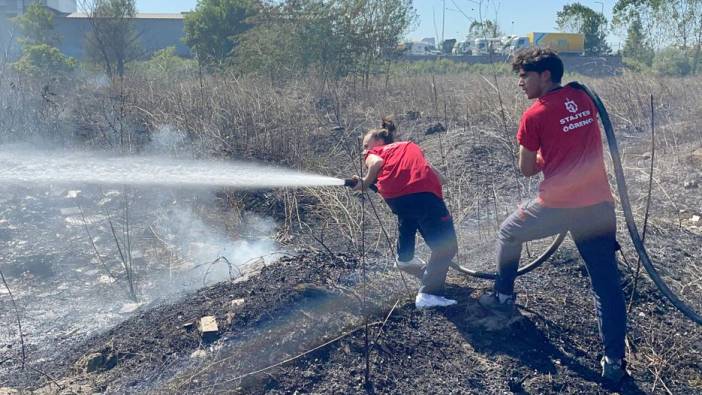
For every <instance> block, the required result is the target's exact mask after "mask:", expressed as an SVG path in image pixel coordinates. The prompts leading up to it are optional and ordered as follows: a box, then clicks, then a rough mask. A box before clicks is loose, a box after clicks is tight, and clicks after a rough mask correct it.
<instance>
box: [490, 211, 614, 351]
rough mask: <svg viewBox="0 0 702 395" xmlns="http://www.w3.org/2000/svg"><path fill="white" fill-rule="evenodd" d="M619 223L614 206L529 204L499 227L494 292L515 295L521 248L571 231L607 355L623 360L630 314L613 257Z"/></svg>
mask: <svg viewBox="0 0 702 395" xmlns="http://www.w3.org/2000/svg"><path fill="white" fill-rule="evenodd" d="M616 221H617V220H616V216H615V214H614V205H613V204H612V203H601V204H597V205H594V206H589V207H579V208H549V207H542V206H541V205H540V204H539V203H537V202H536V201H531V202H529V203H527V204H525V205H524V206H522V207H520V208H519V209H518V210H517V211H515V212H514V213H513V214H512V215H511V216H509V218H507V219H506V220H505V221H504V222H503V223H502V226H501V227H500V233H499V235H498V243H497V269H498V279H497V281H496V282H495V290H496V291H497V292H500V293H503V294H512V292H513V291H514V280H515V279H516V277H517V269H518V266H519V257H520V255H521V252H522V243H524V242H526V241H530V240H536V239H541V238H544V237H547V236H551V235H555V234H558V233H561V232H564V231H570V235H571V236H572V237H573V240H574V241H575V245H576V246H577V247H578V251H579V252H580V255H581V256H582V257H583V260H584V261H585V266H586V267H587V271H588V273H589V275H590V281H591V283H592V290H593V293H594V298H595V307H596V309H597V317H598V324H599V329H600V337H601V338H602V341H603V343H604V348H605V355H607V356H608V357H610V358H621V357H623V356H624V337H625V335H626V308H625V306H624V295H623V292H622V288H621V284H620V282H619V270H618V269H617V260H616V258H615V255H614V254H615V252H616V249H617V240H616V232H617V222H616Z"/></svg>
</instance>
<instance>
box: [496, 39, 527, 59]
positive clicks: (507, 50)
mask: <svg viewBox="0 0 702 395" xmlns="http://www.w3.org/2000/svg"><path fill="white" fill-rule="evenodd" d="M530 46H531V44H530V43H529V37H526V36H514V35H513V36H505V37H503V38H502V48H503V53H504V54H505V55H511V54H513V53H515V52H517V51H519V50H520V49H523V48H529V47H530Z"/></svg>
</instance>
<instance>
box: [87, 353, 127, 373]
mask: <svg viewBox="0 0 702 395" xmlns="http://www.w3.org/2000/svg"><path fill="white" fill-rule="evenodd" d="M118 362H119V358H117V355H115V354H114V353H112V352H110V351H108V350H103V351H102V352H93V353H90V354H87V355H85V356H83V358H81V359H80V360H79V361H78V363H77V366H78V368H79V369H80V370H82V371H83V372H85V373H93V372H102V371H105V370H110V369H112V368H114V367H115V366H117V363H118Z"/></svg>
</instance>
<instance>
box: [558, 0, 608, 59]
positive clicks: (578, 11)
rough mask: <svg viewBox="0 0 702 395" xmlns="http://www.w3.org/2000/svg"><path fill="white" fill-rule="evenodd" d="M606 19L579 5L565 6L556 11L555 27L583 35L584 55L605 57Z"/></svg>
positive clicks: (606, 47) (606, 48)
mask: <svg viewBox="0 0 702 395" xmlns="http://www.w3.org/2000/svg"><path fill="white" fill-rule="evenodd" d="M607 23H608V22H607V18H605V16H604V15H602V14H600V13H598V12H595V11H594V10H593V9H592V8H590V7H587V6H584V5H582V4H580V3H573V4H566V5H564V6H563V9H562V10H560V11H558V14H557V18H556V25H557V26H558V28H559V29H561V30H563V31H568V32H572V33H582V34H583V35H585V54H586V55H595V56H599V55H607V54H609V53H611V52H612V49H611V48H610V47H609V45H608V44H607V40H606V38H607Z"/></svg>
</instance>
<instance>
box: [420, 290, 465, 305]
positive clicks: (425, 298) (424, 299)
mask: <svg viewBox="0 0 702 395" xmlns="http://www.w3.org/2000/svg"><path fill="white" fill-rule="evenodd" d="M456 303H458V302H456V301H455V300H453V299H447V298H444V297H443V296H437V295H432V294H425V293H422V292H420V293H418V294H417V297H416V298H415V299H414V305H415V307H417V308H418V309H428V308H431V307H446V306H451V305H453V304H456Z"/></svg>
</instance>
